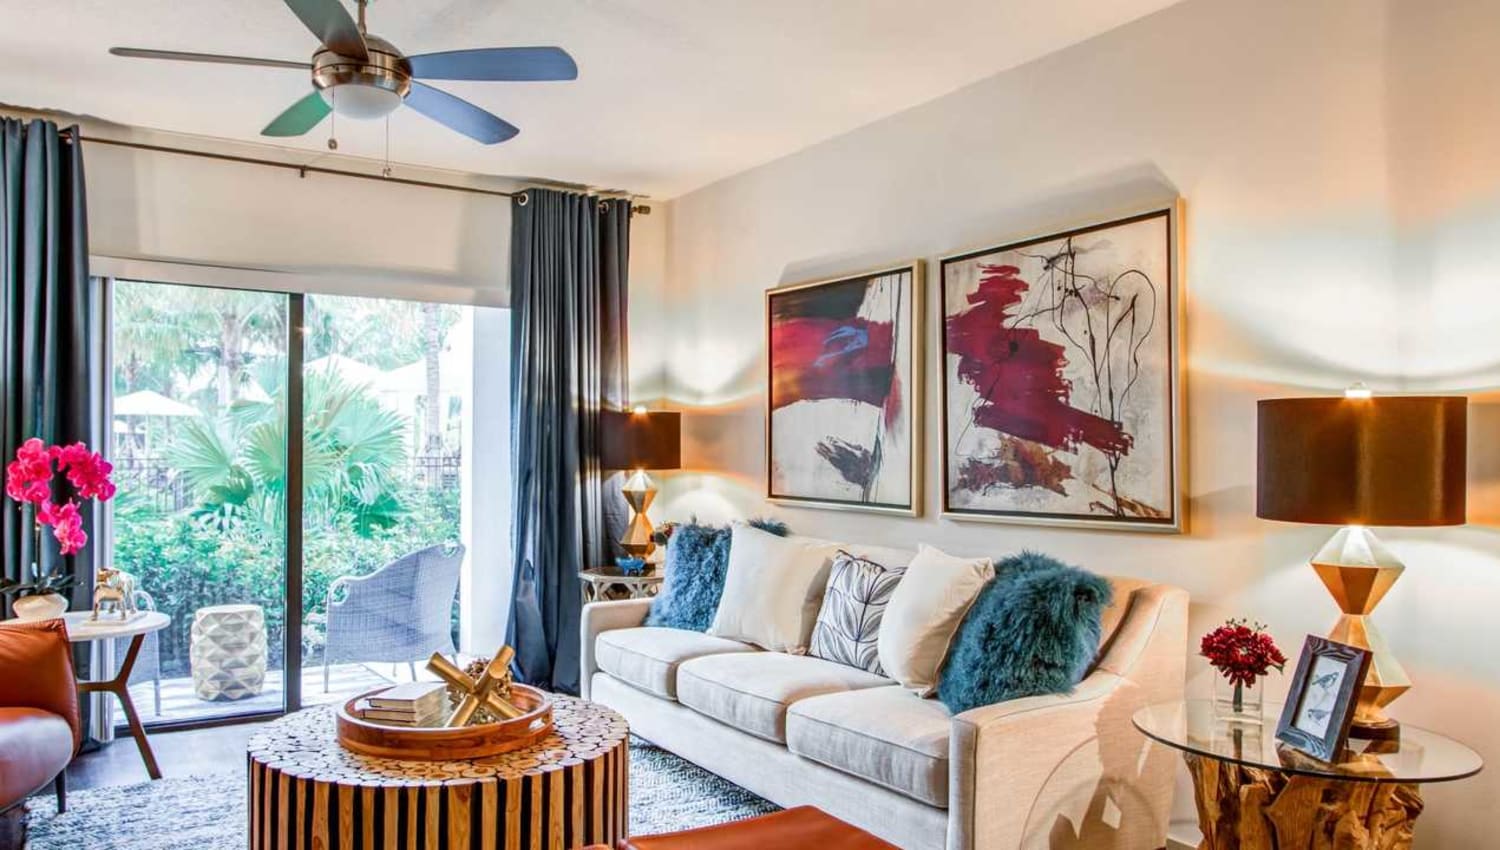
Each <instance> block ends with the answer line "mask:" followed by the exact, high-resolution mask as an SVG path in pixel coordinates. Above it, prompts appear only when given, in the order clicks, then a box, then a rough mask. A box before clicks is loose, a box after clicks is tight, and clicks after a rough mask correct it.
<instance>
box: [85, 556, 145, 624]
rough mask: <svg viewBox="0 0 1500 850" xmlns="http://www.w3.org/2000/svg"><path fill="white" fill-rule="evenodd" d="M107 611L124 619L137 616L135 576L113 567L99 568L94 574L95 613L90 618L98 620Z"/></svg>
mask: <svg viewBox="0 0 1500 850" xmlns="http://www.w3.org/2000/svg"><path fill="white" fill-rule="evenodd" d="M105 611H108V612H111V613H115V614H119V615H120V619H121V620H122V621H124V620H129V619H130V618H131V617H134V616H135V576H132V575H131V574H130V573H127V572H125V571H124V570H117V569H114V568H112V567H100V568H99V570H98V572H97V573H96V574H95V575H94V613H93V614H92V615H91V616H90V617H89V619H90V620H97V619H99V614H100V613H101V612H105Z"/></svg>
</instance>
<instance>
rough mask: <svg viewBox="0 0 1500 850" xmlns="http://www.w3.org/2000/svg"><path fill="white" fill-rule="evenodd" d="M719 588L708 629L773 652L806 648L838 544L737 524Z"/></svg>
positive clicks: (821, 602)
mask: <svg viewBox="0 0 1500 850" xmlns="http://www.w3.org/2000/svg"><path fill="white" fill-rule="evenodd" d="M730 538H731V539H730V544H729V569H728V571H727V572H726V574H725V578H724V593H723V595H722V596H721V597H719V610H718V611H717V612H715V613H714V622H713V625H712V626H710V627H709V629H708V633H709V634H711V635H717V636H718V637H723V638H729V639H730V640H742V641H745V642H747V643H753V644H755V645H757V646H760V647H764V648H766V649H769V650H773V651H775V652H805V651H807V644H808V641H809V640H810V639H811V638H812V630H813V623H814V622H816V621H817V619H818V609H819V608H820V607H822V604H823V587H824V585H826V584H827V583H828V569H829V567H830V566H831V565H832V563H833V556H834V555H835V554H837V553H838V547H837V546H835V545H834V544H832V543H815V542H810V541H808V540H807V539H806V538H786V539H783V538H781V537H777V536H776V535H774V534H771V533H769V532H765V531H761V530H760V529H758V528H752V527H751V526H748V525H738V524H736V525H735V526H734V527H733V528H732V529H731V531H730Z"/></svg>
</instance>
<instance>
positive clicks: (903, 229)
mask: <svg viewBox="0 0 1500 850" xmlns="http://www.w3.org/2000/svg"><path fill="white" fill-rule="evenodd" d="M1431 5H1432V4H1421V3H1418V2H1416V0H1392V2H1386V3H1374V2H1366V1H1365V0H1303V1H1302V2H1296V0H1269V2H1263V3H1243V2H1236V0H1188V2H1186V3H1183V4H1181V5H1178V6H1175V7H1172V8H1170V9H1168V10H1166V11H1164V12H1161V13H1158V14H1156V15H1154V16H1151V17H1149V18H1146V19H1143V20H1141V21H1138V22H1136V23H1134V24H1131V25H1128V26H1126V27H1123V28H1121V29H1119V30H1116V31H1114V32H1111V33H1108V34H1106V35H1104V36H1101V37H1099V38H1096V39H1094V40H1092V41H1089V42H1086V43H1084V44H1081V45H1079V46H1077V47H1074V48H1071V49H1068V50H1066V51H1063V52H1060V53H1057V54H1054V55H1051V56H1049V57H1046V58H1043V59H1041V60H1038V61H1036V62H1033V63H1030V64H1028V65H1025V66H1023V67H1020V68H1017V69H1014V70H1012V71H1008V72H1005V73H1002V74H1000V75H997V76H995V77H992V78H990V79H988V80H985V81H982V82H980V83H978V84H976V85H973V86H971V87H968V88H966V89H963V90H960V91H958V92H956V93H954V94H951V95H948V96H945V97H943V98H940V99H938V100H936V101H933V102H931V103H928V104H925V105H923V106H920V107H918V108H915V109H912V110H910V111H907V112H905V113H902V114H899V115H896V116H893V117H891V118H889V119H886V120H883V121H880V122H877V123H875V124H872V125H869V126H867V127H864V128H862V129H859V130H856V131H854V132H852V133H849V134H847V135H845V136H841V137H839V138H836V139H833V140H830V141H828V142H825V143H822V144H819V145H817V146H814V147H812V148H809V149H806V150H804V151H801V152H799V153H796V154H794V155H791V156H789V157H786V158H784V159H782V160H779V161H776V162H773V163H771V164H768V165H766V166H763V167H760V168H757V169H754V170H752V171H749V172H746V173H744V174H741V175H738V176H736V177H732V178H730V179H727V180H725V181H722V182H720V183H717V184H714V185H712V186H709V187H707V188H704V189H702V190H699V191H696V192H693V193H691V194H689V195H686V196H684V197H682V198H679V199H677V200H676V201H674V202H673V203H672V204H671V205H670V209H669V210H667V280H668V285H667V288H666V290H665V292H663V293H660V295H659V298H658V300H655V301H653V302H651V303H650V304H649V305H648V304H642V305H640V306H641V307H646V308H649V309H652V310H656V311H658V312H659V314H660V315H661V316H663V322H664V323H665V326H666V327H669V328H670V333H669V334H667V335H668V336H669V337H670V340H671V343H670V347H669V349H668V350H667V351H666V352H664V355H663V360H662V363H661V366H662V368H664V369H665V371H666V386H667V390H666V391H667V394H668V396H669V397H670V399H671V401H672V402H673V403H674V404H676V405H678V406H680V407H682V408H683V409H685V410H687V411H689V414H688V415H687V416H686V417H685V423H684V424H685V431H686V433H685V445H684V463H685V465H686V466H687V467H688V468H687V469H685V470H684V471H683V472H681V473H678V474H675V475H672V476H668V477H667V481H666V482H665V486H664V490H663V494H662V498H661V499H660V501H659V504H661V506H662V507H661V511H660V513H661V515H662V516H663V517H665V518H675V519H683V518H686V517H688V516H689V515H692V514H697V515H698V516H699V517H700V518H702V519H705V520H722V519H726V518H730V517H738V516H745V515H753V514H771V515H776V516H780V517H781V518H783V519H785V520H786V521H787V522H788V523H789V524H790V525H791V526H792V528H793V529H794V530H796V531H798V532H805V533H809V534H817V535H820V536H826V537H833V538H839V539H859V540H863V541H869V542H875V543H890V544H910V543H913V542H915V541H926V542H931V543H934V544H937V545H940V546H942V547H944V548H948V549H951V550H955V551H959V552H966V553H983V554H996V555H998V554H1004V553H1008V552H1013V551H1015V550H1017V549H1020V548H1022V547H1036V548H1039V549H1042V550H1044V551H1047V552H1050V553H1052V554H1055V555H1057V556H1058V557H1061V558H1063V559H1065V560H1068V561H1071V562H1073V563H1078V564H1081V565H1085V566H1087V567H1090V568H1092V569H1095V570H1098V571H1101V572H1110V573H1122V574H1129V575H1136V576H1143V577H1147V578H1151V579H1156V580H1160V581H1166V582H1171V583H1173V584H1177V585H1180V586H1182V587H1185V588H1187V589H1188V590H1189V591H1190V592H1191V593H1192V595H1193V598H1194V612H1193V623H1192V629H1193V633H1194V635H1197V634H1200V633H1201V632H1203V631H1205V630H1207V629H1208V628H1210V627H1211V626H1212V625H1213V624H1214V623H1215V622H1216V621H1219V620H1222V619H1223V618H1224V617H1226V616H1230V615H1240V616H1250V617H1254V618H1256V619H1260V620H1262V621H1265V622H1267V623H1268V624H1269V625H1270V627H1271V629H1272V631H1273V632H1274V634H1275V635H1276V637H1277V638H1278V640H1279V641H1280V642H1281V643H1282V645H1283V646H1284V647H1289V648H1290V650H1291V651H1293V652H1294V651H1295V650H1296V648H1297V647H1299V646H1300V644H1301V640H1302V637H1303V636H1304V635H1305V634H1307V633H1309V632H1322V631H1324V630H1326V629H1327V628H1328V626H1330V625H1331V624H1332V622H1333V620H1334V618H1335V616H1336V613H1337V609H1336V608H1335V606H1334V604H1333V602H1332V601H1331V600H1330V599H1329V598H1328V596H1327V594H1326V592H1325V591H1324V590H1323V588H1322V586H1321V585H1320V584H1319V583H1318V581H1317V579H1316V578H1315V576H1314V575H1313V573H1312V572H1311V570H1310V569H1308V567H1307V566H1306V559H1307V556H1308V555H1309V554H1310V553H1311V552H1312V551H1313V550H1314V549H1315V548H1317V546H1318V545H1319V544H1320V543H1321V542H1322V540H1323V539H1325V538H1326V537H1327V536H1328V535H1329V534H1330V533H1331V531H1332V529H1327V528H1318V527H1303V526H1295V525H1287V524H1278V523H1269V522H1263V521H1260V520H1257V519H1256V518H1255V510H1254V476H1255V401H1256V399H1258V398H1263V397H1268V396H1276V395H1285V394H1305V393H1325V392H1327V393H1331V392H1336V391H1338V390H1340V389H1341V388H1343V387H1344V386H1346V385H1347V384H1349V383H1350V382H1352V381H1355V380H1363V381H1366V382H1367V383H1369V384H1370V385H1371V386H1373V387H1375V388H1377V389H1380V390H1398V389H1408V388H1416V387H1424V386H1444V387H1446V388H1450V389H1454V388H1456V389H1473V388H1476V387H1494V386H1496V385H1497V383H1500V378H1497V377H1496V375H1497V373H1500V334H1496V333H1495V331H1494V327H1495V322H1494V319H1495V318H1496V314H1497V313H1500V291H1497V290H1496V289H1495V283H1494V271H1493V270H1494V269H1495V268H1497V267H1500V264H1497V263H1496V262H1494V259H1495V257H1494V251H1495V248H1494V246H1495V245H1496V244H1500V240H1496V238H1495V236H1496V234H1495V233H1494V228H1495V227H1496V225H1497V222H1500V213H1497V212H1496V211H1497V210H1500V204H1497V200H1500V188H1497V184H1500V174H1497V172H1500V158H1497V157H1500V154H1497V153H1496V152H1497V151H1500V146H1497V145H1496V144H1495V143H1496V141H1497V139H1496V136H1497V132H1496V130H1497V125H1500V117H1497V116H1500V109H1497V102H1496V96H1495V94H1494V92H1495V87H1494V81H1495V80H1496V79H1500V68H1497V67H1496V62H1497V60H1496V58H1495V54H1494V51H1493V49H1492V46H1493V33H1494V32H1496V31H1500V30H1497V28H1496V26H1495V24H1496V21H1494V20H1492V19H1493V18H1494V17H1495V14H1496V13H1495V10H1494V9H1493V4H1490V6H1488V7H1487V6H1486V5H1485V4H1484V3H1482V2H1479V0H1473V2H1467V3H1460V2H1455V3H1452V4H1438V5H1444V6H1446V8H1445V9H1444V10H1443V11H1442V12H1441V13H1431V14H1430V11H1431ZM1478 113H1483V114H1482V115H1481V114H1478ZM1455 148H1456V152H1457V153H1459V154H1461V158H1460V159H1459V160H1457V161H1455V160H1454V159H1453V157H1452V154H1453V153H1455ZM1439 177H1441V178H1443V179H1441V180H1437V179H1436V178H1439ZM1174 195H1181V196H1182V197H1184V198H1185V199H1186V202H1187V215H1186V239H1185V244H1186V248H1187V255H1188V257H1187V264H1186V274H1185V281H1186V286H1187V289H1186V293H1187V304H1188V314H1187V323H1186V326H1185V331H1186V338H1187V350H1188V354H1187V370H1188V372H1187V375H1188V380H1187V388H1188V404H1187V417H1186V427H1187V434H1188V439H1189V442H1188V456H1189V470H1188V471H1189V475H1190V488H1189V495H1190V514H1189V519H1190V524H1191V525H1190V532H1189V533H1188V534H1186V535H1183V536H1179V537H1160V536H1150V535H1132V534H1127V533H1110V532H1083V531H1063V530H1051V529H1038V528H1032V527H1020V526H996V525H982V524H965V523H959V522H954V521H949V520H943V519H939V518H937V517H936V516H935V514H936V512H937V510H938V505H939V499H938V496H939V494H938V492H937V489H936V488H937V485H936V484H935V483H933V482H937V481H938V480H939V478H938V469H937V461H938V458H939V456H940V451H941V447H940V445H939V442H938V441H939V436H938V428H937V427H936V426H937V423H938V419H937V415H938V407H937V398H936V391H935V389H934V390H933V391H930V392H929V393H928V397H927V399H926V413H927V422H928V424H929V429H928V437H927V441H926V451H925V453H924V457H925V458H926V462H927V468H926V470H927V475H926V478H927V481H928V482H930V483H929V486H928V487H927V490H926V493H925V499H924V501H925V507H926V513H927V516H926V517H924V518H920V519H910V520H908V519H892V518H888V517H876V516H868V515H861V514H853V513H840V512H831V511H817V510H807V509H794V508H781V507H774V506H770V505H767V504H766V503H764V501H763V500H762V499H761V497H760V492H761V487H762V480H763V478H762V477H763V464H764V453H763V436H764V432H763V423H762V417H763V403H764V401H763V397H762V374H763V373H762V370H763V368H764V359H763V358H764V356H765V352H764V347H763V344H762V300H761V299H762V292H763V290H764V289H766V288H767V287H771V286H775V285H778V284H781V283H787V282H792V281H797V280H804V279H810V278H815V277H819V276H825V275H829V274H836V273H839V272H842V271H849V270H857V269H860V268H866V267H870V266H872V265H875V264H877V263H884V262H890V261H894V260H900V259H903V258H909V257H925V258H927V259H928V261H929V272H930V275H929V276H931V274H935V272H936V270H937V268H936V266H935V265H933V264H932V262H933V260H934V259H935V258H936V257H938V256H941V255H943V254H946V253H949V252H951V251H953V250H955V249H958V248H962V247H966V246H973V245H983V244H998V243H1000V242H1002V241H1004V240H1007V239H1011V238H1016V237H1021V236H1025V235H1033V234H1038V233H1045V232H1048V231H1049V230H1051V229H1053V228H1056V227H1058V226H1060V225H1066V224H1076V223H1085V222H1089V221H1092V220H1099V219H1101V218H1104V217H1106V216H1108V215H1110V214H1113V213H1115V212H1118V211H1121V210H1124V209H1129V208H1131V207H1136V206H1141V205H1144V204H1148V203H1154V202H1159V201H1161V200H1163V199H1166V198H1170V197H1172V196H1174ZM936 295H937V287H936V285H931V286H929V292H928V296H929V297H928V315H929V317H931V316H935V315H936V314H937V309H936V305H937V298H936ZM640 297H641V298H645V297H647V296H646V295H645V294H644V293H643V294H641V296H640ZM638 309H639V308H638ZM934 328H935V325H934V323H933V322H932V321H929V323H928V330H929V337H928V339H927V342H926V350H927V351H928V352H933V351H934V350H935V347H936V344H937V341H936V337H935V335H934V334H933V333H932V330H933V329H934ZM935 361H936V358H935V357H929V362H928V375H927V377H928V382H927V383H928V387H929V388H930V389H932V388H935V387H936V386H937V385H936V381H937V379H938V374H939V373H938V367H937V363H936V362H935ZM638 368H639V369H641V370H642V371H643V372H646V373H649V372H650V369H649V368H648V367H647V366H645V365H638ZM1479 375H1483V376H1484V377H1482V378H1477V377H1475V376H1479ZM1496 407H1497V405H1496V404H1495V403H1494V402H1491V403H1490V409H1491V410H1494V409H1495V408H1496ZM1497 420H1500V415H1497V414H1495V413H1489V414H1488V418H1487V419H1482V418H1481V417H1480V414H1479V413H1478V412H1476V417H1475V424H1474V425H1473V426H1471V427H1473V428H1474V429H1475V430H1476V431H1478V430H1480V428H1481V426H1482V424H1483V423H1486V422H1487V423H1488V425H1489V428H1490V430H1491V432H1492V430H1493V427H1494V424H1495V423H1496V421H1497ZM1477 462H1478V461H1477ZM1485 463H1488V466H1486V467H1484V468H1482V469H1481V470H1480V474H1479V476H1478V480H1476V481H1475V483H1474V488H1475V490H1476V493H1478V492H1479V491H1481V490H1483V489H1485V488H1490V489H1491V490H1493V489H1494V484H1493V481H1494V479H1495V478H1496V477H1497V475H1496V473H1497V472H1500V461H1496V460H1490V461H1485ZM1481 466H1483V464H1481ZM1486 470H1487V471H1486ZM1476 501H1482V500H1480V499H1478V497H1477V496H1476ZM1492 504H1493V503H1492ZM1486 510H1488V509H1486V508H1484V507H1483V506H1482V505H1479V504H1476V510H1475V515H1476V518H1477V517H1478V515H1479V514H1481V513H1483V512H1485V511H1486ZM1497 514H1500V510H1493V511H1491V512H1490V516H1492V517H1493V516H1495V515H1497ZM1383 534H1384V536H1385V538H1386V539H1387V540H1388V541H1389V542H1390V543H1391V545H1392V547H1393V548H1394V549H1395V550H1396V551H1397V553H1398V554H1399V555H1401V556H1402V557H1403V558H1405V560H1406V561H1407V562H1408V563H1409V564H1410V565H1411V566H1412V569H1411V570H1409V571H1408V573H1407V575H1406V577H1405V578H1404V579H1403V580H1402V582H1401V583H1400V584H1399V585H1397V587H1396V588H1395V590H1394V591H1393V592H1392V593H1391V594H1390V595H1389V596H1388V597H1387V599H1386V600H1385V602H1384V603H1383V605H1382V606H1381V610H1380V612H1379V615H1378V618H1377V619H1378V620H1379V622H1380V624H1381V626H1382V628H1383V629H1384V631H1385V633H1386V635H1387V637H1388V638H1389V640H1390V642H1391V644H1392V645H1393V646H1394V647H1395V648H1396V651H1397V653H1398V654H1399V655H1400V657H1401V658H1402V660H1403V661H1404V662H1405V664H1406V665H1407V668H1408V671H1409V672H1410V674H1411V675H1412V677H1413V679H1414V680H1415V681H1416V683H1417V684H1416V688H1415V690H1414V691H1413V692H1412V693H1410V694H1408V695H1407V696H1406V697H1404V698H1403V699H1402V700H1401V701H1400V702H1398V703H1397V704H1396V706H1395V711H1394V713H1395V715H1396V716H1397V717H1399V718H1401V719H1405V720H1407V721H1409V722H1415V723H1419V724H1424V725H1429V726H1432V727H1435V728H1438V729H1440V730H1443V731H1445V732H1448V733H1450V734H1452V735H1454V736H1456V737H1459V738H1460V739H1463V740H1465V741H1467V742H1469V743H1470V744H1472V745H1473V746H1475V747H1476V748H1477V749H1479V750H1480V751H1481V753H1482V754H1485V755H1487V756H1488V757H1489V758H1490V761H1491V762H1492V763H1500V732H1497V731H1496V728H1495V726H1494V724H1493V723H1492V722H1490V721H1491V718H1493V717H1495V716H1497V715H1500V657H1497V656H1496V655H1495V653H1494V652H1493V648H1494V647H1496V646H1500V640H1497V638H1500V624H1497V618H1496V617H1495V616H1494V611H1495V610H1496V609H1497V607H1500V537H1497V535H1496V534H1495V533H1494V532H1493V531H1492V530H1489V529H1487V528H1483V527H1479V526H1478V525H1471V526H1468V527H1465V528H1460V529H1447V530H1441V529H1440V530H1433V531H1424V532H1409V531H1400V530H1390V531H1389V532H1383ZM1210 682H1211V679H1210V678H1209V675H1208V673H1207V671H1206V668H1205V667H1204V666H1203V664H1202V663H1201V661H1199V660H1198V659H1196V658H1195V659H1193V660H1192V662H1191V664H1190V687H1191V688H1192V689H1193V690H1194V691H1196V692H1198V693H1200V694H1202V693H1206V692H1207V689H1208V687H1209V685H1210ZM1284 689H1285V682H1284V681H1277V682H1275V683H1273V686H1272V690H1273V693H1272V696H1273V697H1279V692H1281V691H1284ZM1426 795H1427V799H1428V801H1429V809H1428V813H1427V814H1426V815H1424V817H1423V819H1422V821H1421V822H1420V825H1419V833H1418V835H1419V838H1420V841H1421V843H1422V845H1424V846H1434V847H1460V846H1483V845H1485V844H1486V843H1487V842H1492V839H1491V838H1490V836H1489V835H1488V831H1487V827H1486V825H1485V823H1484V819H1483V818H1474V817H1472V816H1471V813H1473V812H1476V811H1480V810H1481V809H1482V805H1483V802H1484V801H1486V800H1493V799H1495V798H1496V797H1497V796H1500V772H1494V771H1492V772H1490V773H1488V774H1483V775H1481V776H1480V777H1478V778H1477V779H1474V780H1470V781H1468V782H1464V783H1457V784H1452V785H1442V786H1431V787H1429V788H1428V789H1427V790H1426ZM1178 813H1179V816H1180V817H1183V818H1186V819H1188V820H1190V819H1191V804H1190V801H1188V800H1186V799H1180V800H1179V806H1178Z"/></svg>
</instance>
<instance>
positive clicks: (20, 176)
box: [0, 118, 107, 675]
mask: <svg viewBox="0 0 1500 850" xmlns="http://www.w3.org/2000/svg"><path fill="white" fill-rule="evenodd" d="M68 132H70V133H71V135H72V140H69V139H66V138H64V136H63V133H62V132H60V131H59V130H58V128H57V125H56V124H54V123H52V122H50V121H31V122H30V123H23V122H21V121H16V120H13V119H9V118H5V119H0V304H3V305H4V307H3V310H4V314H3V316H0V380H3V381H4V385H5V386H4V393H3V395H0V461H3V462H9V461H10V459H11V458H13V457H15V452H16V448H17V447H19V446H20V445H21V443H22V442H24V441H25V440H26V439H27V438H29V437H40V438H41V439H42V440H44V441H46V442H48V443H73V442H77V441H79V440H82V441H84V442H86V443H88V444H89V446H90V447H91V448H94V449H96V450H107V447H105V446H104V444H103V442H102V441H101V439H100V438H101V437H102V436H103V434H104V433H105V432H104V429H103V426H102V422H103V418H104V415H103V408H104V403H103V398H104V396H103V386H104V384H103V379H104V367H103V358H104V346H103V333H102V327H103V325H102V318H103V316H102V312H101V311H100V309H99V307H98V297H99V288H98V286H97V285H96V284H95V283H94V282H92V281H90V279H89V270H88V228H87V226H86V223H85V222H86V215H85V208H84V189H83V152H82V150H81V149H80V143H79V142H78V141H77V137H78V133H77V130H76V128H74V129H73V130H71V131H68ZM4 501H5V502H6V504H5V505H4V510H3V511H0V517H3V520H0V522H3V525H4V533H5V537H4V545H3V547H0V570H3V574H4V576H5V577H7V578H12V579H22V578H23V577H25V578H29V577H30V576H29V573H30V565H31V564H32V563H33V562H36V563H38V564H39V565H40V566H41V568H42V569H43V570H47V569H49V568H51V567H52V565H53V564H54V563H55V562H56V561H57V560H58V559H59V558H60V557H61V556H60V555H59V554H58V551H57V543H56V541H55V540H53V538H52V535H51V534H43V535H42V551H40V552H34V551H33V548H34V545H35V544H34V542H33V539H34V538H33V535H32V534H31V530H30V528H29V525H30V522H31V517H30V514H29V512H28V514H27V515H26V516H24V517H23V516H22V514H21V512H20V511H18V510H16V506H15V503H14V502H11V501H10V500H9V499H5V500H4ZM83 511H84V530H85V531H87V532H88V535H89V544H88V545H87V546H85V547H84V548H83V550H81V551H80V552H79V553H78V554H77V555H76V556H75V557H74V559H73V562H72V565H73V567H74V570H75V572H76V573H77V574H78V575H77V578H78V580H79V581H78V583H77V584H76V585H75V586H74V589H73V599H72V608H73V609H75V610H77V609H79V608H86V607H88V605H89V604H90V602H91V600H90V598H89V597H90V594H91V593H92V585H93V568H94V556H95V553H96V552H97V551H98V548H99V543H100V542H101V541H100V537H99V530H100V527H101V522H100V520H101V517H100V516H98V514H99V512H98V511H95V510H94V503H92V502H89V503H87V504H85V505H84V506H83ZM3 614H5V615H8V614H9V612H8V611H6V612H3ZM86 646H87V645H86V644H85V645H82V647H84V648H86ZM78 661H79V662H80V666H79V673H80V675H83V674H84V673H86V672H87V661H88V657H87V653H86V652H80V653H79V654H78Z"/></svg>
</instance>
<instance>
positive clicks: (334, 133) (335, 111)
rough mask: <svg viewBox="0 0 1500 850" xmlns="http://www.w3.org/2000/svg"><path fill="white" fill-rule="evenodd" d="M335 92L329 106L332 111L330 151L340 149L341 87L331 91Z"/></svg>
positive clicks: (329, 127) (329, 119) (330, 118)
mask: <svg viewBox="0 0 1500 850" xmlns="http://www.w3.org/2000/svg"><path fill="white" fill-rule="evenodd" d="M329 91H331V92H333V96H332V102H331V103H330V104H329V106H330V107H332V111H331V112H330V113H329V115H328V149H329V150H331V151H336V150H338V149H339V139H338V135H339V87H338V86H334V87H333V88H331V89H329Z"/></svg>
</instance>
